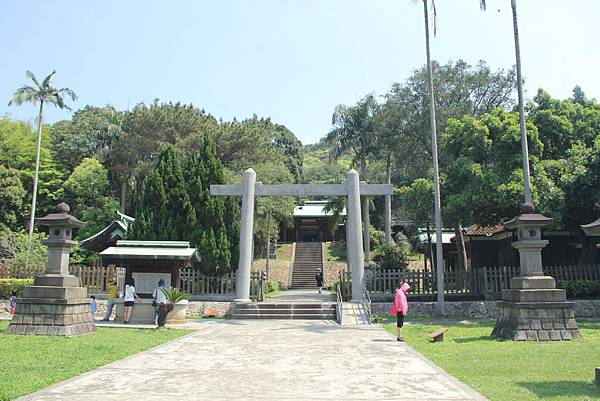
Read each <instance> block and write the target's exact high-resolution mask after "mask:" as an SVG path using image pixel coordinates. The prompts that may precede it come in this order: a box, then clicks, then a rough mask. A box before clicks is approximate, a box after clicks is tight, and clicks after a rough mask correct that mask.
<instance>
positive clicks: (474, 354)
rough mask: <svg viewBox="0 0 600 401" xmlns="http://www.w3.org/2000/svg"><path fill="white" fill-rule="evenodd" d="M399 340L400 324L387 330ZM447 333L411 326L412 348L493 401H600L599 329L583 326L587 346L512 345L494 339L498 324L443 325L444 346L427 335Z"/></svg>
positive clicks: (409, 340)
mask: <svg viewBox="0 0 600 401" xmlns="http://www.w3.org/2000/svg"><path fill="white" fill-rule="evenodd" d="M383 326H384V327H385V329H386V330H388V331H389V332H391V333H393V334H394V336H395V335H396V326H395V322H394V323H393V324H387V323H386V324H384V325H383ZM440 327H442V326H441V325H437V324H427V323H426V322H421V323H417V322H414V323H410V324H407V325H405V326H404V332H403V334H404V336H405V337H406V341H407V343H408V344H409V345H410V346H411V347H413V348H414V349H416V350H417V351H419V352H421V353H422V354H424V355H425V356H426V357H427V358H429V359H430V360H431V361H433V362H434V363H435V364H436V365H438V366H440V367H442V368H444V369H445V370H446V371H447V372H448V373H450V374H451V375H453V376H455V377H457V378H458V379H460V380H462V381H463V382H465V383H467V384H468V385H470V386H471V387H473V388H474V389H475V390H477V391H478V392H480V393H481V394H483V395H484V396H486V397H488V398H489V399H490V400H492V401H524V400H545V401H584V400H600V386H598V385H595V384H594V368H595V367H600V323H597V322H596V323H593V322H585V321H580V322H579V328H580V330H581V334H582V335H583V339H582V340H576V341H565V342H513V341H499V340H496V339H493V338H491V337H490V333H491V332H492V329H493V327H494V323H476V324H444V325H443V327H447V328H448V329H449V330H448V332H447V333H446V334H445V338H444V340H445V341H444V342H442V343H431V342H429V340H428V338H427V337H426V334H427V333H429V332H431V331H433V330H435V329H437V328H440Z"/></svg>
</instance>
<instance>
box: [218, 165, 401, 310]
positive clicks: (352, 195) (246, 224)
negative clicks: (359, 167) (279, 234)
mask: <svg viewBox="0 0 600 401" xmlns="http://www.w3.org/2000/svg"><path fill="white" fill-rule="evenodd" d="M392 191H393V186H392V184H367V183H365V182H359V179H358V173H357V172H356V170H354V169H352V170H350V171H348V174H347V181H346V183H345V184H282V185H263V184H262V183H260V182H256V172H255V171H254V170H253V169H251V168H250V169H248V170H246V172H245V173H244V181H243V182H241V183H239V184H235V185H211V186H210V194H211V195H221V196H227V195H229V196H236V195H237V196H240V195H241V196H242V220H241V224H240V259H239V263H238V271H237V285H236V297H237V298H236V300H235V302H250V272H251V269H252V241H253V234H252V232H253V225H254V197H255V196H347V197H348V209H347V218H346V225H347V229H348V230H347V233H348V238H347V239H346V242H347V251H348V262H349V264H350V271H351V272H352V301H361V300H362V298H363V295H362V281H363V276H364V253H363V238H362V218H361V208H360V197H361V195H365V196H368V195H391V194H392Z"/></svg>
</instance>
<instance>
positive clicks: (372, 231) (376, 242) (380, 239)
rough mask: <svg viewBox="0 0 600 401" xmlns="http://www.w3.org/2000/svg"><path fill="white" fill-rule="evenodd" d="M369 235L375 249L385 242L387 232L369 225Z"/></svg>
mask: <svg viewBox="0 0 600 401" xmlns="http://www.w3.org/2000/svg"><path fill="white" fill-rule="evenodd" d="M369 237H370V239H371V249H373V250H375V249H377V248H379V247H380V246H382V245H383V244H385V233H384V232H383V231H381V230H378V229H376V228H375V227H373V226H369Z"/></svg>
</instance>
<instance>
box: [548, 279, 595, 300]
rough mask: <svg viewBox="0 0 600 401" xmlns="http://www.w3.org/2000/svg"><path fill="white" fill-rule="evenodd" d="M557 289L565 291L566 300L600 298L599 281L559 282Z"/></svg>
mask: <svg viewBox="0 0 600 401" xmlns="http://www.w3.org/2000/svg"><path fill="white" fill-rule="evenodd" d="M557 287H558V288H562V289H564V290H566V291H567V298H594V297H599V296H600V281H592V280H572V281H559V282H558V284H557Z"/></svg>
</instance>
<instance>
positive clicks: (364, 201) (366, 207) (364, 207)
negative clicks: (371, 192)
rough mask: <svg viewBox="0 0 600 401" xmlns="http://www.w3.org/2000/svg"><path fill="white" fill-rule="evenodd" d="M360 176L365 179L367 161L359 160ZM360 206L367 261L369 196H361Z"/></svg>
mask: <svg viewBox="0 0 600 401" xmlns="http://www.w3.org/2000/svg"><path fill="white" fill-rule="evenodd" d="M360 176H361V178H362V180H363V181H365V182H366V181H367V180H366V177H367V161H366V160H364V159H363V160H361V161H360ZM361 206H362V223H363V247H364V251H365V263H369V261H370V260H371V256H370V255H369V254H370V252H371V237H370V236H369V227H370V226H371V222H370V218H369V197H368V196H361Z"/></svg>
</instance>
